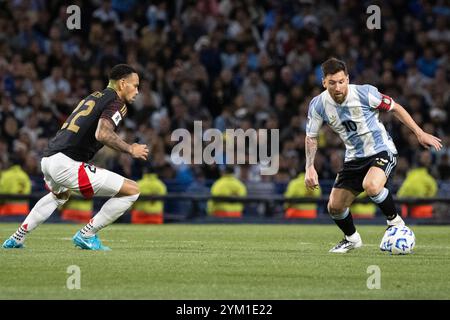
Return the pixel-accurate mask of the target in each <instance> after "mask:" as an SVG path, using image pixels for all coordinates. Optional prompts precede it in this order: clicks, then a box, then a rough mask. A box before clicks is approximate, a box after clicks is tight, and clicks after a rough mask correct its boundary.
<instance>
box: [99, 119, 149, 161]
mask: <svg viewBox="0 0 450 320" xmlns="http://www.w3.org/2000/svg"><path fill="white" fill-rule="evenodd" d="M95 138H96V139H97V140H98V141H99V142H101V143H103V144H104V145H107V146H108V147H110V148H113V149H114V150H117V151H121V152H125V153H129V154H130V155H131V156H132V157H133V158H137V159H141V160H147V159H148V153H149V150H148V147H147V145H145V144H138V143H133V144H132V145H129V144H128V143H126V142H125V141H123V140H122V138H120V137H119V136H118V135H117V133H115V132H114V125H113V124H112V123H111V121H109V120H107V119H103V118H100V120H99V121H98V126H97V130H96V131H95Z"/></svg>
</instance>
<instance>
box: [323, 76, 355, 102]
mask: <svg viewBox="0 0 450 320" xmlns="http://www.w3.org/2000/svg"><path fill="white" fill-rule="evenodd" d="M348 83H349V79H348V75H347V74H345V72H344V71H339V72H337V73H335V74H331V75H330V74H328V75H327V76H326V77H325V79H323V86H324V87H325V88H326V89H327V90H328V92H329V93H330V96H331V97H332V98H333V100H334V101H336V102H337V103H342V102H344V100H345V98H346V97H347V92H348Z"/></svg>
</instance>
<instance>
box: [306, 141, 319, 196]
mask: <svg viewBox="0 0 450 320" xmlns="http://www.w3.org/2000/svg"><path fill="white" fill-rule="evenodd" d="M317 144H318V143H317V138H312V137H308V136H307V137H306V138H305V153H306V172H305V185H306V187H307V188H308V189H316V188H318V187H319V177H318V175H317V172H316V169H315V168H314V158H315V156H316V152H317Z"/></svg>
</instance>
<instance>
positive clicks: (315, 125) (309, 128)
mask: <svg viewBox="0 0 450 320" xmlns="http://www.w3.org/2000/svg"><path fill="white" fill-rule="evenodd" d="M318 99H320V97H315V98H314V99H312V100H311V103H310V104H309V109H308V119H307V122H306V135H307V136H308V137H311V138H315V137H317V136H318V135H319V130H320V128H321V127H322V124H323V117H322V116H321V114H320V112H319V110H317V105H318Z"/></svg>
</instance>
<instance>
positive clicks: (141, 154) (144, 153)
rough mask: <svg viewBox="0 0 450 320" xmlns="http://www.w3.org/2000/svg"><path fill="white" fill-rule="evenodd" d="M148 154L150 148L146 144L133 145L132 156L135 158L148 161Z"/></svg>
mask: <svg viewBox="0 0 450 320" xmlns="http://www.w3.org/2000/svg"><path fill="white" fill-rule="evenodd" d="M148 152H149V150H148V147H147V145H145V144H138V143H133V144H132V145H131V152H130V154H131V156H132V157H133V158H138V159H142V160H147V158H148Z"/></svg>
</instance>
